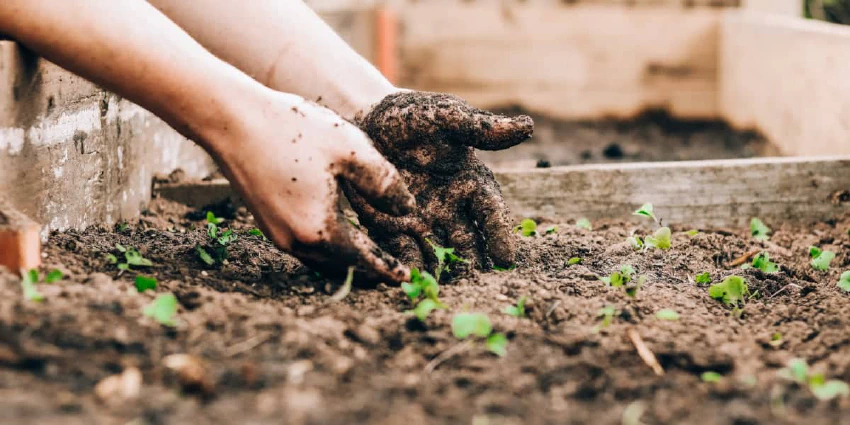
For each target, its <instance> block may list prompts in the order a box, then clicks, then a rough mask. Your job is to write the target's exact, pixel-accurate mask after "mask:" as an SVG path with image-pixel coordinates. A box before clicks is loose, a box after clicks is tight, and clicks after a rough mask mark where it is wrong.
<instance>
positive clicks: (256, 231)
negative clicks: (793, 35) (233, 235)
mask: <svg viewBox="0 0 850 425" xmlns="http://www.w3.org/2000/svg"><path fill="white" fill-rule="evenodd" d="M248 234H249V235H251V236H256V237H258V238H262V239H263V240H264V241H267V240H269V238H267V237H266V235H265V234H264V233H263V231H262V230H260V229H251V230H249V231H248Z"/></svg>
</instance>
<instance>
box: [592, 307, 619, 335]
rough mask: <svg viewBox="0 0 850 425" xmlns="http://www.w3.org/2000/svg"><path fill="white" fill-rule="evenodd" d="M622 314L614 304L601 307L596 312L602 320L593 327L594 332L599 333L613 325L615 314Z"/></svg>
mask: <svg viewBox="0 0 850 425" xmlns="http://www.w3.org/2000/svg"><path fill="white" fill-rule="evenodd" d="M618 314H620V312H619V311H617V309H616V308H615V307H614V306H613V305H607V306H605V307H602V308H600V309H599V311H598V312H597V313H596V317H601V318H602V321H600V322H599V324H597V325H596V326H594V327H593V330H592V332H593V333H599V331H600V330H602V329H605V328H607V327H608V326H611V323H613V322H614V316H616V315H618Z"/></svg>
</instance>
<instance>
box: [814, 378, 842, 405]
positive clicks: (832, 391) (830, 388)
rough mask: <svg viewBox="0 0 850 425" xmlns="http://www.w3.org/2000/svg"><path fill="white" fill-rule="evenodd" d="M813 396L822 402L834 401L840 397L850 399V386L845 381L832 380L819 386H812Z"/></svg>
mask: <svg viewBox="0 0 850 425" xmlns="http://www.w3.org/2000/svg"><path fill="white" fill-rule="evenodd" d="M809 389H811V390H812V394H813V395H814V396H815V397H816V398H817V399H818V400H821V401H827V400H832V399H834V398H838V397H850V385H847V383H846V382H844V381H839V380H835V379H833V380H830V381H826V382H824V383H822V384H819V385H810V386H809Z"/></svg>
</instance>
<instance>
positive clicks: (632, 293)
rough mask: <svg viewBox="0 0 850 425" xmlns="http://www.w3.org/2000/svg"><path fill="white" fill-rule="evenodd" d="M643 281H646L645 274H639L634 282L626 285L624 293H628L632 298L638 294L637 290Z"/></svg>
mask: <svg viewBox="0 0 850 425" xmlns="http://www.w3.org/2000/svg"><path fill="white" fill-rule="evenodd" d="M645 282H646V276H641V277H639V278H638V280H637V282H636V283H633V284H631V285H627V286H626V295H628V296H630V297H632V298H634V297H636V296H637V294H638V291H639V290H640V288H641V287H642V286H643V284H644V283H645Z"/></svg>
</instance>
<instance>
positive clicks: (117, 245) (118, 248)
mask: <svg viewBox="0 0 850 425" xmlns="http://www.w3.org/2000/svg"><path fill="white" fill-rule="evenodd" d="M115 249H117V250H118V251H120V252H127V247H125V246H124V245H121V244H120V243H117V244H115Z"/></svg>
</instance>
